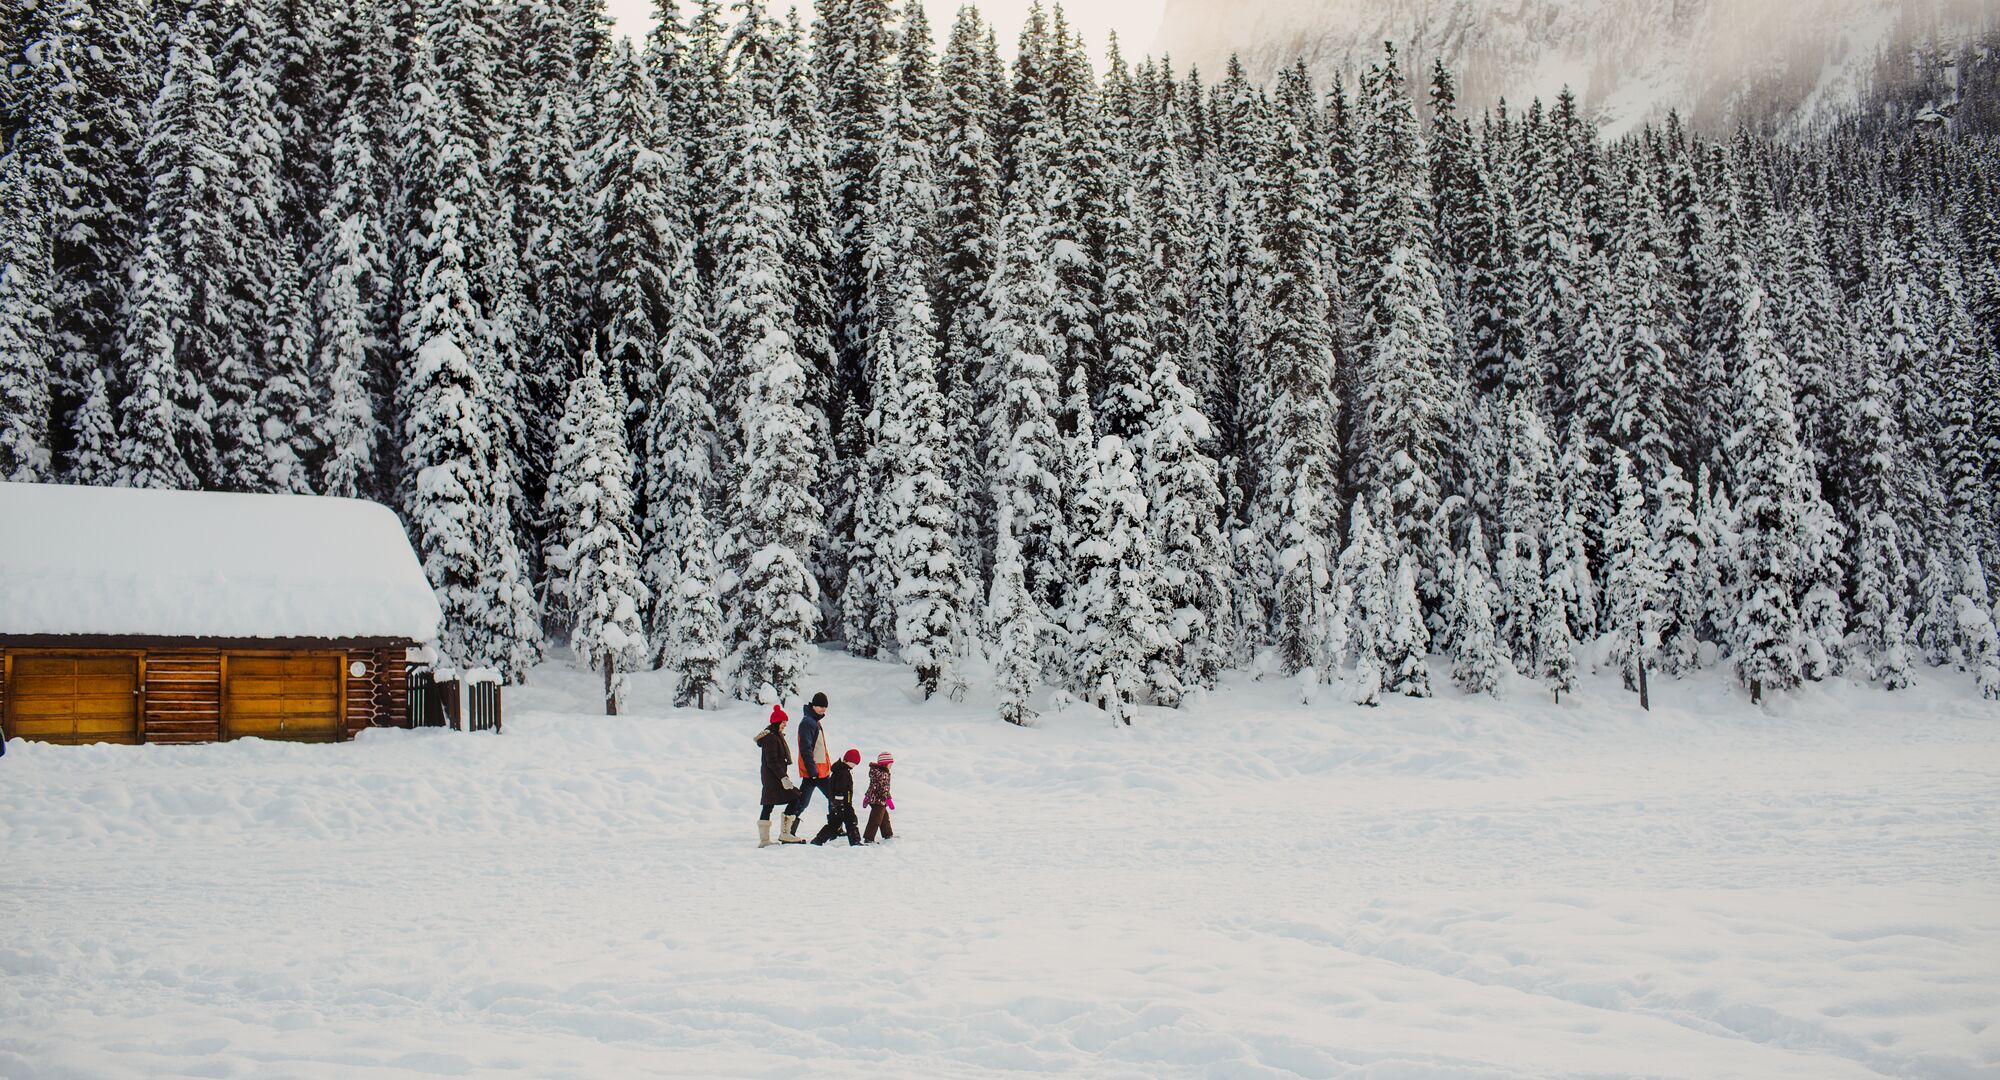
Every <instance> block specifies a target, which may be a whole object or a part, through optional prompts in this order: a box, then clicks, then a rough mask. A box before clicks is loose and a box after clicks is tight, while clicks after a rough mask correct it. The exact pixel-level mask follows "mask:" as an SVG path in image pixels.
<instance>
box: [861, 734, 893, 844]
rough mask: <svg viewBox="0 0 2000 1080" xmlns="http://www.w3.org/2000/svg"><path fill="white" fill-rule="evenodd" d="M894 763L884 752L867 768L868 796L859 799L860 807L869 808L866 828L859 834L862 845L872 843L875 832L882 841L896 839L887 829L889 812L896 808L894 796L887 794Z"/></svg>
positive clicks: (876, 756) (890, 829)
mask: <svg viewBox="0 0 2000 1080" xmlns="http://www.w3.org/2000/svg"><path fill="white" fill-rule="evenodd" d="M895 763H896V759H895V758H894V757H891V756H890V754H889V752H888V751H887V750H884V751H882V752H881V753H879V754H876V755H875V760H874V761H873V762H871V763H870V764H869V766H868V794H866V795H863V796H862V797H861V805H863V806H866V807H868V808H869V810H868V828H867V830H866V831H865V832H863V833H862V834H861V842H862V843H864V844H872V843H874V842H875V834H876V833H877V832H880V833H881V834H882V839H884V840H894V839H895V838H896V830H895V829H892V828H890V827H889V811H891V810H894V809H895V808H896V799H895V796H893V795H890V794H889V766H891V765H894V764H895Z"/></svg>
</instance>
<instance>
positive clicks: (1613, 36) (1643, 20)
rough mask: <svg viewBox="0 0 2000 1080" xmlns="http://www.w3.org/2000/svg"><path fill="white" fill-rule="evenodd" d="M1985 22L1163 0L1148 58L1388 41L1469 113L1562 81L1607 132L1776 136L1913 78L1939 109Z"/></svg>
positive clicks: (1636, 1) (1528, 3)
mask: <svg viewBox="0 0 2000 1080" xmlns="http://www.w3.org/2000/svg"><path fill="white" fill-rule="evenodd" d="M1996 27H2000V2H1996V0H1167V4H1166V10H1165V15H1164V18H1163V20H1162V23H1161V28H1160V36H1159V38H1158V40H1157V41H1156V43H1155V48H1154V50H1153V51H1154V52H1155V53H1165V54H1167V55H1170V56H1172V57H1173V59H1174V61H1175V66H1176V67H1180V68H1185V67H1186V66H1187V65H1189V64H1196V65H1198V66H1199V67H1200V68H1201V70H1202V71H1203V73H1204V74H1205V76H1207V77H1208V78H1210V79H1211V80H1212V79H1214V78H1219V77H1220V76H1221V74H1222V71H1223V68H1224V67H1225V66H1226V65H1227V63H1228V60H1229V56H1230V54H1231V53H1236V54H1238V55H1239V56H1240V57H1241V59H1242V61H1243V63H1244V65H1245V67H1246V68H1247V69H1248V70H1249V73H1250V75H1251V76H1252V77H1253V78H1256V79H1264V78H1268V77H1269V76H1270V75H1271V73H1272V72H1274V71H1275V70H1276V69H1277V68H1278V67H1279V66H1281V65H1285V64H1289V63H1292V62H1293V61H1294V60H1297V59H1301V58H1303V59H1304V60H1305V62H1306V64H1307V65H1308V66H1309V67H1311V68H1312V69H1313V70H1314V71H1315V73H1316V74H1318V75H1320V76H1321V77H1323V78H1324V77H1327V76H1330V75H1333V74H1336V73H1352V72H1354V71H1358V70H1359V69H1360V68H1361V67H1362V66H1364V65H1366V64H1368V63H1370V62H1373V61H1374V60H1376V59H1377V58H1378V57H1380V56H1381V53H1382V43H1383V42H1384V41H1385V40H1393V41H1395V42H1396V43H1397V46H1398V48H1399V49H1400V50H1402V52H1403V54H1404V57H1405V60H1406V62H1408V63H1409V64H1410V70H1411V71H1412V72H1421V71H1426V70H1428V69H1429V67H1430V64H1431V61H1432V60H1433V59H1434V58H1442V59H1443V60H1444V61H1445V62H1446V63H1447V64H1449V65H1450V66H1451V67H1452V68H1453V70H1454V71H1455V72H1457V73H1458V75H1459V77H1460V82H1461V86H1462V88H1463V92H1462V95H1461V96H1462V98H1463V100H1464V102H1465V103H1466V104H1468V105H1471V106H1475V107H1477V106H1484V105H1488V104H1491V103H1492V102H1494V101H1495V100H1497V99H1499V98H1501V97H1505V98H1507V99H1508V100H1509V101H1514V102H1520V103H1525V102H1526V101H1527V99H1529V98H1531V97H1534V96H1537V95H1539V96H1541V97H1543V98H1545V99H1546V98H1551V97H1553V96H1554V95H1555V94H1556V93H1557V92H1558V91H1559V90H1560V89H1561V88H1562V87H1563V86H1565V85H1567V86H1569V87H1570V88H1571V89H1572V90H1573V91H1575V92H1576V94H1577V95H1578V97H1579V98H1580V99H1581V100H1582V101H1583V103H1584V106H1585V108H1586V109H1588V110H1589V111H1590V112H1591V114H1592V115H1593V116H1594V117H1595V118H1596V119H1597V120H1598V122H1599V124H1600V125H1601V126H1602V127H1603V128H1604V129H1605V130H1606V131H1607V133H1610V134H1616V133H1618V132H1619V131H1623V130H1626V129H1629V128H1631V127H1632V126H1634V125H1637V124H1639V123H1642V122H1644V121H1647V120H1650V119H1657V118H1658V117H1660V116H1662V115H1664V114H1665V112H1666V111H1667V110H1668V109H1670V108H1671V109H1679V110H1680V111H1681V113H1682V115H1683V116H1684V117H1687V118H1689V119H1690V120H1691V121H1692V122H1693V123H1694V124H1695V125H1697V126H1699V127H1702V128H1705V129H1709V130H1718V129H1727V128H1731V127H1734V126H1735V125H1736V124H1738V123H1739V122H1740V123H1747V124H1749V125H1750V126H1752V127H1753V128H1756V129H1759V130H1763V131H1771V132H1775V133H1789V132H1797V131H1801V130H1806V129H1809V128H1811V127H1812V126H1814V125H1815V124H1817V123H1819V122H1822V121H1825V120H1827V119H1830V118H1832V117H1835V116H1838V115H1842V114H1845V113H1849V112H1852V111H1853V110H1856V109H1859V108H1861V107H1863V106H1864V105H1868V106H1872V105H1874V104H1876V103H1877V102H1878V99H1880V98H1881V97H1882V95H1883V94H1884V93H1886V92H1887V91H1889V90H1890V89H1892V88H1896V89H1900V90H1905V91H1907V90H1908V89H1909V84H1910V83H1912V82H1913V81H1914V82H1916V83H1918V84H1921V85H1920V86H1919V88H1918V92H1919V96H1927V97H1928V98H1930V99H1931V100H1929V101H1926V102H1924V103H1923V104H1925V105H1928V106H1931V107H1935V108H1937V109H1939V110H1942V111H1943V112H1944V113H1946V114H1949V113H1951V112H1952V111H1954V110H1955V107H1956V105H1957V104H1958V100H1957V99H1958V97H1959V95H1960V93H1961V90H1962V86H1963V84H1964V83H1965V81H1966V78H1967V71H1966V68H1967V67H1968V66H1978V65H1982V64H1983V65H1993V64H1995V63H1996V62H2000V60H1996V58H1995V57H1994V56H1993V55H1992V53H1993V51H1994V50H1993V48H1992V46H1993V45H1995V44H2000V42H1996V40H1995V35H1994V31H1995V28H1996Z"/></svg>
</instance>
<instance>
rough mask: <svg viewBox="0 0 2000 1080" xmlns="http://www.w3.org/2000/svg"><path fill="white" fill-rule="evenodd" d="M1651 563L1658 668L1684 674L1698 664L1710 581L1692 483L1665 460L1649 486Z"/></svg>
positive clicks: (1710, 587) (1678, 469) (1711, 588)
mask: <svg viewBox="0 0 2000 1080" xmlns="http://www.w3.org/2000/svg"><path fill="white" fill-rule="evenodd" d="M1653 506H1654V509H1653V524H1652V543H1653V565H1654V567H1655V569H1656V571H1657V573H1658V575H1659V581H1660V586H1661V590H1662V593H1661V596H1660V609H1659V610H1660V622H1659V664H1660V670H1662V671H1664V672H1666V673H1667V674H1669V675H1675V676H1678V675H1684V674H1686V673H1687V672H1689V671H1692V670H1694V669H1695V668H1696V667H1698V666H1699V665H1700V663H1701V641H1700V633H1701V627H1702V623H1703V619H1704V615H1705V613H1706V611H1707V609H1708V603H1709V598H1710V595H1711V593H1712V590H1713V587H1714V583H1713V582H1711V581H1708V580H1706V578H1705V576H1704V571H1705V570H1706V568H1707V566H1708V559H1707V557H1706V555H1705V554H1704V548H1705V547H1706V539H1705V537H1704V534H1703V532H1702V528H1701V522H1700V521H1699V520H1697V519H1696V517H1695V513H1694V486H1693V485H1691V484H1689V483H1688V482H1687V480H1686V478H1685V477H1683V476H1682V475H1681V470H1680V466H1678V465H1675V464H1673V463H1672V462H1669V463H1668V464H1667V467H1666V470H1665V471H1664V472H1662V473H1661V474H1660V478H1659V480H1658V481H1657V482H1656V483H1655V484H1654V485H1653Z"/></svg>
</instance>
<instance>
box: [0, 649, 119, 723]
mask: <svg viewBox="0 0 2000 1080" xmlns="http://www.w3.org/2000/svg"><path fill="white" fill-rule="evenodd" d="M13 669H14V677H13V681H12V683H11V684H10V685H9V686H8V688H7V732H8V734H10V735H14V736H18V737H20V738H23V739H39V740H41V741H43V742H54V743H70V744H75V743H93V742H108V743H136V742H138V741H139V658H138V657H136V656H89V655H84V656H38V655H35V654H32V653H26V654H24V653H16V654H14V657H13Z"/></svg>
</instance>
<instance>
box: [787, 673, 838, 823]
mask: <svg viewBox="0 0 2000 1080" xmlns="http://www.w3.org/2000/svg"><path fill="white" fill-rule="evenodd" d="M825 717H826V695H825V694H824V693H818V694H814V695H813V699H812V702H811V703H810V704H808V705H807V706H806V708H805V715H803V716H801V717H799V794H798V797H797V798H795V799H793V800H792V805H791V808H790V809H789V810H787V811H785V831H784V835H783V837H782V839H784V840H786V841H789V842H792V843H797V842H798V840H799V837H798V835H797V832H796V830H797V829H798V825H799V818H800V816H801V815H803V814H804V813H805V812H806V804H807V803H809V802H811V801H812V793H813V792H814V791H816V790H818V789H819V788H821V787H823V786H824V785H825V781H826V778H827V776H828V775H830V774H831V773H832V772H833V756H832V754H831V752H829V751H828V750H827V748H826V733H825V732H823V731H821V730H820V726H819V724H820V721H821V720H822V719H825Z"/></svg>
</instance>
